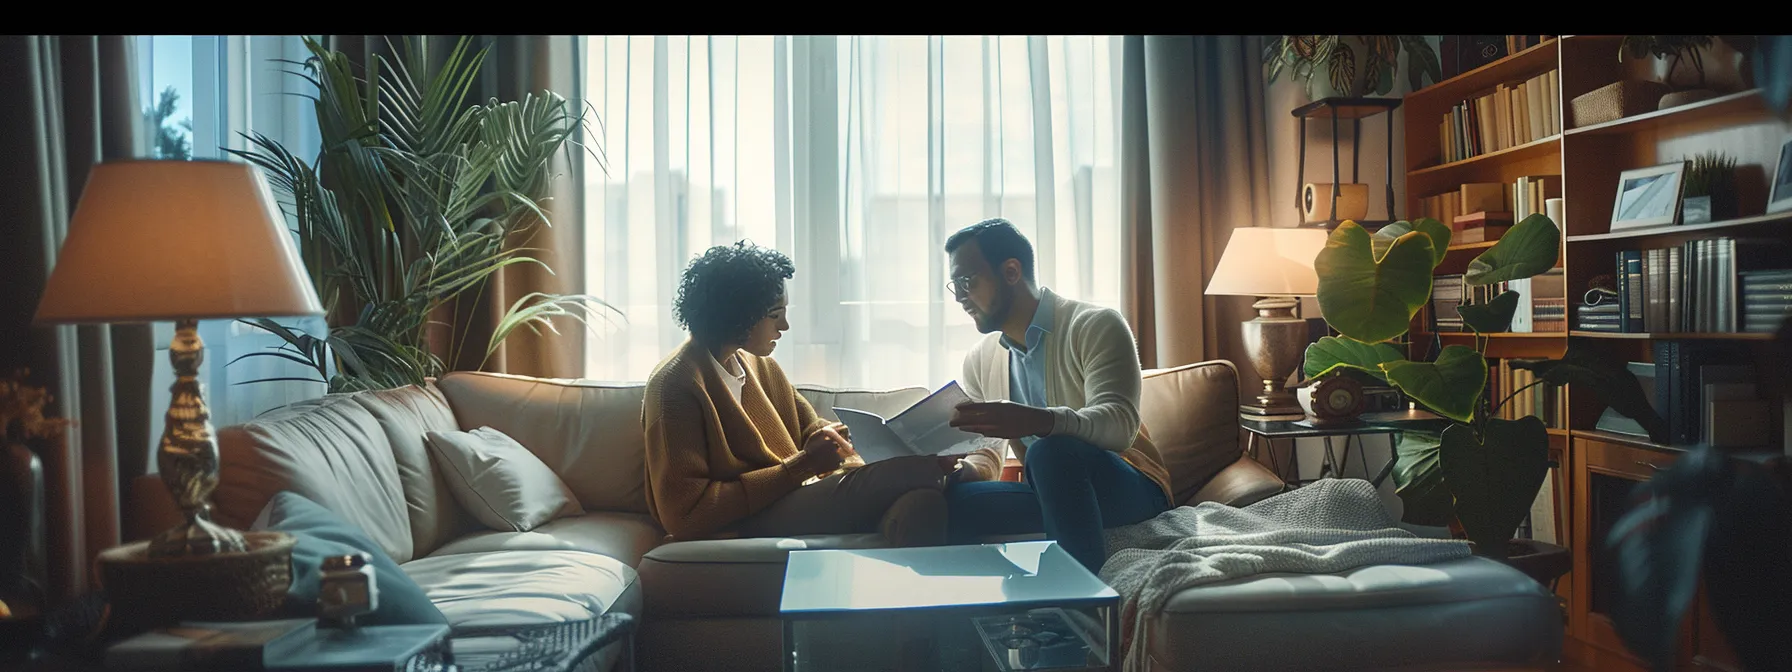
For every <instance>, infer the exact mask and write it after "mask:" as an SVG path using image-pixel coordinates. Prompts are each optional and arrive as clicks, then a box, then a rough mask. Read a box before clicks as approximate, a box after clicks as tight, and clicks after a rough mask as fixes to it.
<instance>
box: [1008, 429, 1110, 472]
mask: <svg viewBox="0 0 1792 672" xmlns="http://www.w3.org/2000/svg"><path fill="white" fill-rule="evenodd" d="M1100 455H1101V448H1099V447H1097V446H1096V445H1095V444H1092V443H1089V442H1088V441H1084V440H1082V439H1078V438H1074V437H1068V436H1047V437H1044V438H1042V439H1039V440H1038V441H1034V442H1033V445H1031V446H1028V447H1027V457H1026V469H1027V475H1028V478H1029V479H1035V480H1036V479H1037V478H1038V477H1039V476H1040V475H1042V474H1057V473H1082V474H1085V475H1086V474H1087V473H1088V472H1089V470H1090V469H1091V468H1092V465H1091V463H1092V462H1093V460H1094V458H1096V457H1098V456H1100Z"/></svg>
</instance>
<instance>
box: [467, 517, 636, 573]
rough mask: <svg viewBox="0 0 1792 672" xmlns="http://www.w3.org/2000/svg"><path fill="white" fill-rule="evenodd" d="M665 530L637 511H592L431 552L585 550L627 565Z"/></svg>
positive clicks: (488, 534)
mask: <svg viewBox="0 0 1792 672" xmlns="http://www.w3.org/2000/svg"><path fill="white" fill-rule="evenodd" d="M665 536H666V533H665V532H664V531H662V530H660V527H659V526H658V525H655V524H654V523H653V518H652V517H650V516H648V515H646V514H641V513H615V512H611V511H594V512H591V513H587V514H585V515H583V516H575V517H572V518H561V519H559V520H556V521H553V522H551V523H548V524H546V525H543V526H541V527H537V528H535V529H533V530H530V531H528V532H479V533H475V534H471V535H467V536H465V537H462V538H460V539H456V540H454V541H451V542H449V543H447V544H445V545H443V546H442V547H441V548H438V549H436V552H435V553H434V555H455V554H458V553H486V552H490V551H585V552H587V553H601V554H603V555H607V556H610V557H612V558H615V559H617V560H621V561H622V564H625V565H628V566H630V567H635V566H639V565H640V564H641V556H642V555H645V554H646V553H647V552H648V551H651V550H653V547H655V546H658V545H659V544H660V540H662V539H664V538H665Z"/></svg>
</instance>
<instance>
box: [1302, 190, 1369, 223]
mask: <svg viewBox="0 0 1792 672" xmlns="http://www.w3.org/2000/svg"><path fill="white" fill-rule="evenodd" d="M1300 199H1301V207H1302V208H1304V210H1303V211H1302V213H1303V215H1304V216H1303V217H1302V218H1301V223H1302V224H1322V223H1325V222H1333V221H1342V220H1346V219H1351V220H1356V219H1364V218H1366V217H1368V216H1369V185H1367V184H1362V183H1353V184H1330V183H1326V182H1320V183H1317V184H1315V183H1312V182H1308V183H1306V184H1305V185H1303V186H1302V187H1301V189H1300Z"/></svg>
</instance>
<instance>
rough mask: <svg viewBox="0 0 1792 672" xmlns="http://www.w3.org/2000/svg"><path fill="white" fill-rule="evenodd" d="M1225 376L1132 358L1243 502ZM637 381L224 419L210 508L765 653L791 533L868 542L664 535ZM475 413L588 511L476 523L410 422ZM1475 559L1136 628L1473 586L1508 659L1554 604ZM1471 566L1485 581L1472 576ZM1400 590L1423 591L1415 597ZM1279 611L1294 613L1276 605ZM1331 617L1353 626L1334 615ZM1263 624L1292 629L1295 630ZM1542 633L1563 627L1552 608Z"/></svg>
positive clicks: (1210, 652) (1260, 617) (1255, 496)
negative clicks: (286, 514)
mask: <svg viewBox="0 0 1792 672" xmlns="http://www.w3.org/2000/svg"><path fill="white" fill-rule="evenodd" d="M1237 389H1238V381H1237V372H1236V371H1235V370H1234V368H1233V366H1232V365H1231V364H1230V363H1227V362H1204V363H1199V364H1191V365H1188V366H1184V367H1178V368H1175V369H1168V370H1154V371H1148V372H1146V376H1145V385H1144V394H1143V397H1142V399H1141V409H1140V410H1141V414H1142V415H1143V417H1144V422H1145V425H1146V428H1147V430H1148V431H1149V432H1150V434H1151V437H1152V439H1153V441H1154V442H1155V443H1156V444H1157V445H1158V446H1159V447H1160V448H1161V449H1162V452H1163V454H1164V457H1165V461H1166V463H1167V465H1166V466H1168V467H1169V469H1170V471H1171V478H1172V480H1173V486H1174V487H1175V489H1176V497H1177V499H1178V502H1177V503H1178V504H1190V505H1192V504H1194V503H1197V502H1202V501H1218V502H1223V503H1229V504H1234V505H1244V504H1248V503H1250V502H1254V501H1257V500H1260V499H1263V498H1265V497H1268V496H1270V495H1273V494H1275V493H1277V492H1280V491H1281V490H1282V488H1283V484H1282V482H1281V480H1280V479H1278V478H1276V476H1275V475H1274V474H1272V473H1270V472H1269V470H1268V469H1265V468H1264V467H1262V466H1260V465H1258V464H1257V463H1256V462H1254V461H1252V460H1250V459H1247V458H1244V457H1243V456H1242V454H1241V451H1240V448H1239V441H1238V424H1237V405H1238V400H1237ZM800 390H801V392H802V393H803V394H804V395H806V396H807V397H808V398H809V400H810V401H811V403H813V404H814V406H815V407H816V408H817V409H818V410H820V411H821V412H823V413H824V414H830V415H831V410H829V409H831V408H833V407H834V406H852V407H857V408H865V409H868V410H873V411H878V412H891V411H896V410H900V409H902V408H904V407H906V406H907V405H909V404H911V403H913V402H914V401H916V400H919V399H920V398H922V397H923V396H925V394H926V393H927V390H925V389H921V388H912V389H900V390H887V391H847V390H834V389H827V388H821V387H814V386H800ZM641 400H642V386H641V385H640V384H607V383H596V382H588V381H569V380H543V379H535V378H525V377H519V376H507V375H498V374H489V373H465V372H461V373H450V374H448V375H445V376H443V377H442V378H441V379H440V380H439V381H435V382H434V383H433V384H431V385H429V386H427V387H412V388H404V389H397V390H386V391H379V392H362V393H354V394H339V395H330V396H327V397H324V398H321V399H314V400H310V401H305V402H301V403H298V404H294V405H292V406H289V407H286V408H283V409H279V410H276V411H274V412H271V413H268V414H267V415H265V416H263V417H261V418H258V419H256V420H255V421H253V422H250V423H247V424H244V425H237V426H232V427H226V428H222V429H221V430H219V432H218V441H219V447H220V452H221V455H220V459H221V464H222V467H221V470H222V474H221V479H220V485H219V487H218V489H217V491H216V492H215V494H214V501H215V506H216V518H217V519H218V520H220V521H221V522H223V523H225V524H228V525H230V526H233V527H237V528H247V527H248V526H250V525H251V523H252V522H253V521H254V520H255V518H256V517H257V515H258V514H259V512H260V511H261V509H262V508H263V507H264V506H265V505H266V503H267V502H268V501H269V499H271V498H272V497H273V496H274V494H276V493H278V492H280V491H282V490H291V491H294V492H297V493H298V494H301V495H304V496H305V497H307V498H310V499H311V500H313V501H315V502H317V503H319V504H321V505H323V506H324V507H325V508H328V509H330V510H332V511H334V512H336V513H337V514H339V515H340V516H341V517H342V518H344V519H345V520H346V521H348V522H350V523H353V524H355V525H358V526H360V527H361V529H363V530H364V531H365V532H366V533H367V534H368V535H369V536H370V537H371V538H372V539H373V540H374V541H375V542H376V543H378V544H379V545H380V547H381V548H382V549H383V550H384V551H385V552H386V553H387V554H389V555H391V557H392V558H393V560H395V561H396V562H397V563H399V565H400V567H401V568H402V569H403V570H404V571H405V573H406V574H407V575H409V576H410V577H411V578H412V579H413V580H415V581H416V582H417V583H418V584H419V585H420V586H421V587H422V588H423V589H424V591H425V593H426V594H427V595H428V596H429V598H430V600H431V601H432V602H434V603H435V604H436V606H437V607H438V608H440V609H441V611H442V612H443V613H444V614H445V615H446V616H447V617H448V619H449V621H450V622H451V623H452V624H453V625H455V626H470V625H494V624H522V623H530V622H540V621H553V620H564V619H572V618H582V617H589V616H591V615H595V614H602V613H606V612H613V611H622V612H627V613H630V614H634V615H636V616H637V617H639V618H640V619H641V623H640V630H639V632H638V635H637V640H636V651H637V655H638V657H639V658H638V661H637V662H638V664H639V669H642V670H776V669H779V668H780V665H779V662H780V661H779V655H780V653H779V652H780V649H781V628H780V625H779V621H778V603H779V597H780V590H781V587H782V582H783V576H784V563H785V558H786V555H787V554H788V553H789V552H790V551H791V550H794V549H813V548H857V547H875V546H880V545H883V543H884V542H883V540H882V539H881V538H880V537H879V536H878V535H876V534H849V535H827V536H815V537H798V538H782V539H739V540H716V541H692V542H680V543H670V544H667V543H663V532H662V531H661V530H660V529H659V527H658V526H657V525H655V524H654V522H653V520H652V518H650V517H649V516H648V514H647V513H646V511H647V508H646V500H645V487H644V483H643V478H644V469H643V466H642V452H643V438H642V431H641V424H640V413H641ZM481 426H490V427H493V428H496V429H498V430H500V431H502V432H504V433H505V434H508V435H509V436H511V437H513V438H515V439H516V440H517V441H518V442H520V443H521V444H522V445H523V446H525V447H527V448H528V449H529V450H530V451H532V452H533V453H534V454H536V455H537V456H539V457H540V458H541V460H542V461H543V462H544V463H546V464H547V466H548V467H550V468H552V469H553V470H554V471H555V473H557V474H559V476H560V477H561V478H562V480H564V481H565V483H566V484H567V485H568V486H569V488H570V489H571V490H572V492H573V493H574V494H575V495H576V496H577V497H578V499H579V502H580V504H581V505H582V506H583V507H584V509H585V510H586V513H585V514H584V515H582V516H577V517H569V518H561V519H558V520H554V521H552V522H549V523H547V524H545V525H542V526H540V527H538V528H536V529H533V530H531V531H528V532H499V531H493V530H490V529H485V528H483V527H482V526H480V524H479V523H478V522H477V521H475V520H474V519H473V518H472V516H471V515H469V514H468V513H466V512H465V511H463V510H462V508H461V507H460V506H459V505H458V504H457V503H456V501H455V500H454V498H453V496H452V494H451V493H450V491H449V489H448V487H447V486H446V484H445V483H444V481H443V478H442V475H441V473H440V472H439V470H438V469H436V468H435V465H433V464H432V463H431V460H430V457H429V452H428V449H427V448H426V447H425V439H424V435H425V432H428V431H433V430H450V431H451V430H456V429H468V430H470V429H474V428H478V427H481ZM151 479H153V477H151ZM138 485H139V486H140V487H134V488H133V489H132V490H133V498H134V499H136V500H137V503H135V504H134V506H137V507H139V508H140V510H142V511H149V510H157V511H163V512H166V513H172V512H173V509H172V507H171V506H170V503H169V502H167V501H166V500H167V494H166V491H165V489H164V488H162V487H161V485H160V483H159V482H157V481H154V480H145V481H142V482H140V483H139V484H138ZM150 517H151V518H155V517H154V516H150ZM164 523H167V524H172V521H171V520H166V519H163V520H155V521H153V522H146V523H143V524H140V525H139V526H138V529H142V530H154V529H160V528H161V527H162V526H163V524H164ZM1471 560H1474V561H1477V563H1479V564H1477V563H1470V564H1471V565H1472V566H1471V567H1469V569H1471V570H1474V571H1478V572H1480V573H1482V574H1489V573H1490V572H1491V574H1489V578H1487V580H1485V581H1482V582H1481V583H1480V584H1476V585H1475V586H1468V587H1465V586H1464V585H1462V584H1461V582H1456V581H1452V580H1448V579H1447V578H1446V579H1437V578H1436V577H1437V576H1445V575H1446V574H1447V572H1439V571H1431V572H1430V573H1429V574H1424V575H1423V576H1422V577H1420V578H1419V579H1414V578H1411V577H1410V576H1409V575H1407V574H1403V573H1402V572H1403V571H1405V569H1410V568H1388V567H1382V568H1366V570H1365V571H1366V572H1367V573H1363V572H1358V573H1355V574H1347V575H1343V576H1336V577H1331V576H1321V577H1310V579H1311V580H1307V581H1302V582H1300V583H1297V584H1290V583H1289V582H1288V580H1287V579H1286V578H1285V577H1264V578H1263V579H1261V580H1254V581H1246V582H1243V583H1240V584H1233V585H1226V586H1215V587H1211V588H1208V589H1194V590H1191V591H1186V593H1187V594H1186V595H1185V596H1179V597H1178V598H1177V599H1176V600H1174V601H1173V602H1172V604H1171V605H1170V606H1171V607H1172V609H1171V610H1170V611H1169V612H1168V613H1166V614H1164V616H1163V618H1162V619H1160V620H1159V621H1157V622H1156V623H1155V624H1153V625H1152V627H1151V628H1150V629H1149V630H1148V631H1147V633H1148V637H1149V639H1148V642H1149V643H1150V646H1149V648H1150V650H1151V652H1152V656H1153V658H1154V659H1155V664H1154V665H1153V668H1154V669H1197V668H1201V669H1206V668H1207V667H1208V666H1207V665H1205V664H1204V663H1203V664H1202V665H1197V664H1196V663H1197V661H1213V662H1220V661H1226V660H1231V661H1233V662H1237V663H1239V664H1241V665H1243V667H1242V668H1240V669H1253V666H1252V663H1251V661H1252V660H1253V656H1257V655H1262V654H1268V655H1271V657H1272V658H1280V659H1283V660H1293V661H1300V660H1303V658H1302V657H1301V656H1303V655H1304V656H1308V658H1309V659H1311V660H1314V661H1325V660H1328V659H1332V660H1335V658H1331V656H1334V655H1336V654H1337V653H1338V651H1339V647H1341V646H1346V645H1345V644H1342V643H1340V642H1338V641H1336V639H1337V638H1336V637H1329V636H1317V637H1315V636H1314V633H1313V632H1311V631H1307V632H1301V631H1299V630H1302V629H1307V628H1316V629H1318V630H1319V631H1321V632H1333V634H1340V635H1341V634H1355V635H1364V639H1363V641H1360V642H1356V643H1354V644H1351V646H1357V645H1360V646H1361V647H1362V648H1363V650H1365V651H1375V650H1381V649H1387V648H1389V647H1393V648H1394V649H1395V650H1398V647H1400V646H1404V644H1403V643H1402V642H1410V641H1414V640H1413V639H1412V638H1410V637H1401V636H1395V637H1387V638H1384V639H1383V640H1382V641H1377V637H1376V636H1374V633H1369V632H1368V630H1377V629H1378V628H1374V627H1370V626H1368V625H1362V623H1365V622H1374V618H1375V617H1374V616H1373V614H1375V613H1381V614H1386V615H1391V616H1396V617H1398V618H1397V620H1398V621H1399V623H1400V624H1402V627H1407V628H1416V629H1417V630H1416V631H1415V630H1410V629H1409V630H1407V631H1406V633H1404V634H1406V635H1408V636H1410V635H1413V634H1420V635H1422V634H1423V631H1424V630H1425V629H1426V628H1427V627H1445V628H1449V627H1456V626H1459V625H1461V624H1463V623H1464V622H1465V619H1467V621H1470V622H1472V621H1476V620H1478V619H1483V618H1486V614H1485V613H1483V612H1485V611H1486V610H1485V609H1478V608H1477V607H1476V606H1475V605H1474V604H1472V603H1474V602H1475V601H1476V600H1482V599H1483V598H1487V597H1489V596H1491V597H1493V598H1501V599H1505V600H1506V602H1503V603H1502V602H1498V601H1497V600H1495V601H1484V602H1482V604H1487V605H1493V606H1495V607H1499V605H1501V604H1505V605H1507V606H1506V607H1500V609H1503V610H1504V611H1501V612H1500V613H1504V614H1506V616H1505V617H1504V618H1506V621H1502V622H1501V623H1506V622H1507V621H1510V622H1512V623H1515V625H1501V626H1500V627H1498V628H1496V630H1500V631H1501V632H1502V633H1504V635H1503V636H1502V637H1498V638H1495V639H1496V640H1497V641H1496V642H1494V643H1493V644H1489V645H1486V646H1483V647H1481V648H1480V649H1474V648H1472V647H1471V648H1470V649H1468V650H1470V651H1474V652H1475V653H1474V655H1475V656H1476V658H1487V659H1494V660H1507V661H1516V660H1520V659H1530V658H1535V657H1537V656H1538V655H1543V654H1539V653H1538V652H1541V651H1546V650H1547V647H1548V644H1549V643H1548V642H1547V641H1541V640H1538V637H1540V636H1541V637H1545V638H1546V637H1547V635H1548V632H1547V629H1544V630H1542V631H1541V632H1542V633H1543V634H1542V635H1537V634H1535V633H1537V632H1539V631H1538V630H1537V629H1536V628H1534V627H1531V626H1529V625H1526V624H1528V623H1532V622H1534V621H1535V620H1536V618H1537V614H1539V613H1546V612H1547V610H1548V609H1550V608H1553V600H1551V599H1550V598H1549V597H1546V593H1545V592H1544V591H1542V590H1541V589H1539V588H1536V586H1535V584H1534V583H1531V584H1530V588H1526V587H1525V585H1524V584H1525V582H1527V581H1529V580H1528V579H1525V578H1524V577H1523V575H1522V574H1518V573H1517V572H1516V571H1513V570H1510V569H1509V568H1505V567H1504V566H1503V565H1499V564H1498V563H1493V562H1491V561H1485V560H1481V559H1479V558H1472V559H1471ZM1471 573H1472V572H1471ZM1424 577H1430V578H1424ZM1487 581H1491V582H1492V584H1494V585H1492V587H1491V588H1489V587H1488V586H1487V585H1483V584H1487ZM1365 582H1368V583H1365ZM1370 585H1375V586H1380V588H1378V589H1376V590H1375V591H1369V592H1376V593H1377V594H1375V595H1368V597H1370V598H1373V599H1374V600H1375V602H1374V603H1372V604H1365V605H1364V608H1365V609H1367V610H1368V613H1367V614H1361V613H1355V612H1356V607H1355V606H1354V601H1360V600H1361V599H1363V597H1364V595H1363V594H1364V593H1365V591H1366V590H1368V586H1370ZM1291 586H1293V587H1294V588H1299V589H1298V590H1297V589H1294V588H1291ZM1477 586H1479V587H1477ZM1489 591H1491V592H1489ZM1413 595H1417V596H1419V597H1418V598H1417V602H1418V604H1416V605H1415V599H1414V598H1413V597H1412V596H1413ZM1185 598H1186V599H1185ZM1465 601H1466V602H1465ZM1269 605H1273V606H1269ZM1510 605H1518V606H1516V607H1512V606H1510ZM1538 605H1542V606H1538ZM1431 606H1437V607H1440V608H1442V609H1444V610H1445V611H1443V612H1437V611H1434V610H1431V609H1430V607H1431ZM1515 609H1516V610H1515ZM1495 611H1499V609H1496V610H1495ZM1289 612H1301V613H1298V614H1296V615H1295V616H1294V617H1293V618H1292V619H1291V617H1290V616H1289V615H1288V614H1289ZM1303 618H1304V619H1305V620H1301V619H1303ZM1365 618H1367V621H1364V620H1363V619H1365ZM1337 619H1344V620H1343V621H1339V620H1337ZM1440 619H1441V620H1440ZM1346 622H1348V623H1357V624H1358V625H1354V626H1351V627H1348V628H1345V630H1344V631H1337V628H1338V627H1342V626H1341V623H1346ZM1278 623H1285V624H1289V625H1293V624H1295V623H1300V624H1302V626H1303V627H1302V628H1300V629H1297V630H1296V631H1289V630H1286V629H1285V628H1282V627H1278V625H1277V624H1278ZM1427 624H1431V625H1429V626H1428V625H1427ZM1265 628H1268V629H1270V630H1276V631H1280V632H1278V633H1276V634H1271V633H1268V632H1264V629H1265ZM1365 628H1366V629H1367V630H1365ZM1556 632H1557V635H1558V640H1557V641H1556V643H1555V646H1556V647H1559V632H1560V628H1559V625H1558V627H1557V629H1556ZM1283 635H1286V636H1287V637H1288V638H1291V639H1292V641H1294V642H1296V643H1299V645H1296V646H1288V647H1278V646H1268V647H1265V646H1264V644H1266V643H1267V640H1265V639H1264V638H1265V637H1266V636H1270V637H1274V638H1277V639H1280V638H1281V637H1282V636H1283ZM1384 637H1385V636H1384ZM1416 639H1419V640H1423V639H1424V637H1422V636H1421V637H1418V638H1416ZM1471 639H1472V638H1471ZM1389 640H1393V641H1389ZM1538 641H1541V643H1536V642H1538ZM1420 644H1421V648H1426V647H1427V646H1429V645H1425V644H1424V643H1423V642H1420ZM1266 648H1267V649H1269V650H1268V651H1264V649H1266ZM1328 649H1329V650H1328ZM1558 650H1559V649H1558ZM1399 657H1400V658H1406V657H1405V656H1399ZM1419 659H1420V660H1423V659H1425V657H1424V656H1421V657H1419ZM1222 667H1224V666H1223V665H1222ZM1262 669H1269V668H1262Z"/></svg>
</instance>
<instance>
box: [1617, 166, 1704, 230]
mask: <svg viewBox="0 0 1792 672" xmlns="http://www.w3.org/2000/svg"><path fill="white" fill-rule="evenodd" d="M1687 163H1688V162H1686V161H1675V162H1673V163H1664V164H1661V165H1658V166H1649V167H1646V168H1633V169H1631V170H1626V171H1624V172H1622V173H1619V174H1618V195H1617V199H1616V201H1614V202H1613V204H1612V225H1611V230H1612V231H1623V230H1626V229H1644V228H1652V227H1657V226H1674V225H1676V224H1679V223H1680V205H1681V199H1682V197H1683V195H1684V190H1683V189H1682V188H1681V184H1682V182H1684V181H1685V179H1686V165H1687Z"/></svg>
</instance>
